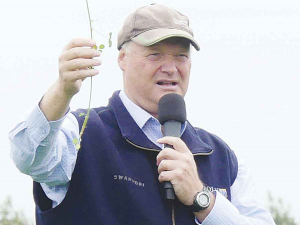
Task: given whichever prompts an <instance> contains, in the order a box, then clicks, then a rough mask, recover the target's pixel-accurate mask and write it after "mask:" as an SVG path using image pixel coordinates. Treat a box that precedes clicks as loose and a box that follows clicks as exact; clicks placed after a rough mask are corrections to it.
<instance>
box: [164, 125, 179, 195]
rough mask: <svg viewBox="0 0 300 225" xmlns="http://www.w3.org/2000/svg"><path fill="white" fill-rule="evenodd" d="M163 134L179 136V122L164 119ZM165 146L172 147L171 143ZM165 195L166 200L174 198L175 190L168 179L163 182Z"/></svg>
mask: <svg viewBox="0 0 300 225" xmlns="http://www.w3.org/2000/svg"><path fill="white" fill-rule="evenodd" d="M163 128H164V132H163V133H164V136H171V137H180V130H181V123H180V122H179V121H175V120H169V121H166V122H165V123H164V124H163ZM164 147H165V148H172V149H174V148H173V146H172V145H168V144H165V146H164ZM164 189H165V196H166V199H167V200H174V199H175V192H174V189H173V186H172V184H171V182H170V181H165V182H164Z"/></svg>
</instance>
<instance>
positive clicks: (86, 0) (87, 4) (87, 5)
mask: <svg viewBox="0 0 300 225" xmlns="http://www.w3.org/2000/svg"><path fill="white" fill-rule="evenodd" d="M85 2H86V7H87V11H88V14H89V21H90V30H91V39H93V28H92V20H91V15H90V9H89V3H88V0H85Z"/></svg>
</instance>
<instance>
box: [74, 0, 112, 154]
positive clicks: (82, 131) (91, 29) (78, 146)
mask: <svg viewBox="0 0 300 225" xmlns="http://www.w3.org/2000/svg"><path fill="white" fill-rule="evenodd" d="M85 2H86V7H87V12H88V15H89V22H90V34H91V39H93V27H92V22H93V21H92V20H91V15H90V9H89V3H88V0H85ZM111 36H112V33H111V32H110V33H109V39H108V46H109V47H111V46H112V41H111ZM92 48H93V49H95V50H98V51H100V52H102V51H103V49H104V48H105V45H104V44H101V45H99V47H98V46H97V45H94V46H93V47H92ZM90 69H93V67H90ZM92 91H93V77H91V87H90V99H89V106H88V110H87V113H80V114H79V116H80V117H81V116H84V121H83V124H82V127H81V130H80V133H79V140H78V139H77V138H74V139H73V144H74V145H75V147H76V149H80V147H81V146H80V142H81V138H82V135H83V133H84V130H85V128H86V124H87V122H88V119H89V117H90V111H91V101H92Z"/></svg>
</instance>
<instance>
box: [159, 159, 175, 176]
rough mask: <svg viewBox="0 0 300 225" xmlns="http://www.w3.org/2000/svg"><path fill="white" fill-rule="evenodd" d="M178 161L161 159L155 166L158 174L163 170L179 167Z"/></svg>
mask: <svg viewBox="0 0 300 225" xmlns="http://www.w3.org/2000/svg"><path fill="white" fill-rule="evenodd" d="M179 163H180V162H179V161H176V162H174V160H166V159H165V160H162V161H161V162H160V163H159V165H158V168H157V171H158V174H160V173H161V172H163V171H172V170H175V169H176V168H178V167H179V165H178V164H179Z"/></svg>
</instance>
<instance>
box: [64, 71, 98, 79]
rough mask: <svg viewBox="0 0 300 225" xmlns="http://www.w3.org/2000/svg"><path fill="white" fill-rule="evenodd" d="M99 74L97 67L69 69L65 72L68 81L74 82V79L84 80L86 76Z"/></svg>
mask: <svg viewBox="0 0 300 225" xmlns="http://www.w3.org/2000/svg"><path fill="white" fill-rule="evenodd" d="M97 74H99V70H97V69H84V70H75V71H69V72H67V73H66V77H68V78H69V81H70V82H74V81H76V80H79V79H81V80H85V78H87V77H93V76H96V75H97Z"/></svg>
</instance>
